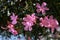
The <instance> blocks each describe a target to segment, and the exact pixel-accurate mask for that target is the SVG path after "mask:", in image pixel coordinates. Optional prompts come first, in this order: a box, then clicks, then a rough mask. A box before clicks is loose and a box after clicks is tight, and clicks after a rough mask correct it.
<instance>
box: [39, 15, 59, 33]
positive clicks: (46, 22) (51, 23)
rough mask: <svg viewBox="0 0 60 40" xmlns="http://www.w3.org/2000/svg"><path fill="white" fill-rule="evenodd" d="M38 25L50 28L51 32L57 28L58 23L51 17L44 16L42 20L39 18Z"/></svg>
mask: <svg viewBox="0 0 60 40" xmlns="http://www.w3.org/2000/svg"><path fill="white" fill-rule="evenodd" d="M40 25H41V26H42V27H43V26H45V27H47V28H51V30H52V32H53V31H54V29H55V28H56V27H58V25H59V23H58V21H57V20H56V19H53V16H50V17H48V16H45V17H44V18H40Z"/></svg>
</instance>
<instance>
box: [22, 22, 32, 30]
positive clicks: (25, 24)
mask: <svg viewBox="0 0 60 40" xmlns="http://www.w3.org/2000/svg"><path fill="white" fill-rule="evenodd" d="M22 24H23V25H24V26H25V27H24V30H25V31H31V30H32V25H33V23H32V22H22Z"/></svg>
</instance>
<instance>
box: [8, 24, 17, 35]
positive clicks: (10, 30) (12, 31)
mask: <svg viewBox="0 0 60 40" xmlns="http://www.w3.org/2000/svg"><path fill="white" fill-rule="evenodd" d="M7 27H8V30H9V32H11V33H12V34H13V35H17V34H18V32H17V31H16V30H15V29H14V25H12V24H9V25H8V26H7Z"/></svg>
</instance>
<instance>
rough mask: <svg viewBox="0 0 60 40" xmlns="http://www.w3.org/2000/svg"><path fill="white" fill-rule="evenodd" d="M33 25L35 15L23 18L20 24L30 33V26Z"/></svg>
mask: <svg viewBox="0 0 60 40" xmlns="http://www.w3.org/2000/svg"><path fill="white" fill-rule="evenodd" d="M34 23H36V16H35V14H32V15H26V17H24V18H23V22H22V24H23V25H24V26H25V27H24V30H26V31H28V30H29V31H31V30H32V26H33V25H34Z"/></svg>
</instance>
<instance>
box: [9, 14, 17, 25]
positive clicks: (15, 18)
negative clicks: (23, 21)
mask: <svg viewBox="0 0 60 40" xmlns="http://www.w3.org/2000/svg"><path fill="white" fill-rule="evenodd" d="M10 18H11V20H12V22H11V23H12V24H13V25H15V24H17V18H18V16H17V15H15V14H14V13H13V14H12V15H11V16H10Z"/></svg>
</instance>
